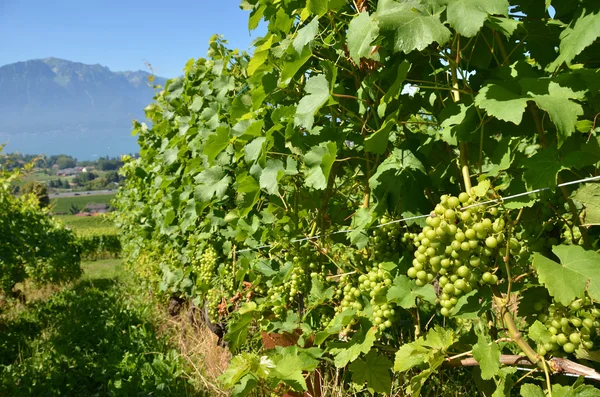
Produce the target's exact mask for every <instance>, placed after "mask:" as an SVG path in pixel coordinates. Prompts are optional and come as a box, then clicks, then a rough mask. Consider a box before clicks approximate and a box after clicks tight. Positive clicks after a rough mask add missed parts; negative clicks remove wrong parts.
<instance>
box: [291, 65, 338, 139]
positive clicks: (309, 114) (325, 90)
mask: <svg viewBox="0 0 600 397" xmlns="http://www.w3.org/2000/svg"><path fill="white" fill-rule="evenodd" d="M304 89H305V91H306V93H307V94H308V95H306V96H304V97H302V99H300V103H299V104H298V108H297V109H296V115H295V116H294V124H295V125H296V126H302V127H304V128H306V129H307V130H310V129H311V128H312V126H313V123H314V121H315V112H316V111H317V110H319V109H320V108H321V106H323V105H324V104H325V103H326V102H327V100H328V99H329V97H330V94H329V83H328V82H327V78H326V77H325V76H324V75H322V74H320V75H318V76H313V77H311V78H310V79H308V81H307V82H306V87H305V88H304Z"/></svg>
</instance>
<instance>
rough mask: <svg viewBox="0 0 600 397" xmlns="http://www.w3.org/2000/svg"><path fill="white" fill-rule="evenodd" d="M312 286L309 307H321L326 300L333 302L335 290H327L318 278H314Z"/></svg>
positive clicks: (330, 288) (331, 288)
mask: <svg viewBox="0 0 600 397" xmlns="http://www.w3.org/2000/svg"><path fill="white" fill-rule="evenodd" d="M311 284H312V285H311V288H310V296H309V300H308V303H309V305H311V306H316V305H320V304H321V303H323V302H325V301H326V300H331V299H332V298H333V294H334V292H335V291H334V288H333V287H329V288H325V285H323V282H322V281H321V280H320V279H319V278H318V277H315V278H313V279H312V280H311Z"/></svg>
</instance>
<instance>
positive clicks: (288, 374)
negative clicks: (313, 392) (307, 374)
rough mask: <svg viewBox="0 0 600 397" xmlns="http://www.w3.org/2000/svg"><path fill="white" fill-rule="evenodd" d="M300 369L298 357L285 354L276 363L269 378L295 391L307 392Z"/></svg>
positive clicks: (300, 362) (300, 364)
mask: <svg viewBox="0 0 600 397" xmlns="http://www.w3.org/2000/svg"><path fill="white" fill-rule="evenodd" d="M302 367H303V362H302V359H301V358H300V357H299V356H297V355H287V354H286V355H284V356H283V358H282V359H281V360H279V362H277V365H276V367H275V369H274V370H273V371H272V373H271V374H269V377H270V378H276V379H279V380H282V381H283V382H285V383H287V384H288V385H289V386H291V387H292V388H293V389H294V390H296V391H301V390H302V391H303V390H307V387H306V380H305V379H304V376H303V375H302Z"/></svg>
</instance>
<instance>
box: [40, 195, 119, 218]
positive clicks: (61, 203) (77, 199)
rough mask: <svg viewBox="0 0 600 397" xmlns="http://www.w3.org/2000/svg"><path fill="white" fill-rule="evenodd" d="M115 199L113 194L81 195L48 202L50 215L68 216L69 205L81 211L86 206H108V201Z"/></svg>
mask: <svg viewBox="0 0 600 397" xmlns="http://www.w3.org/2000/svg"><path fill="white" fill-rule="evenodd" d="M114 197H115V195H114V194H100V195H81V196H73V197H57V198H53V199H51V200H50V206H51V207H52V213H54V214H56V213H65V214H68V213H69V210H70V209H71V205H74V206H76V207H77V208H79V209H81V210H83V208H85V205H86V204H110V201H111V200H112V199H113V198H114Z"/></svg>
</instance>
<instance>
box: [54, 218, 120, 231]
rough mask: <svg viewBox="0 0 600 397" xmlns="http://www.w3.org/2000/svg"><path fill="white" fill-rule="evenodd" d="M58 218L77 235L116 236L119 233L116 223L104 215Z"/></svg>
mask: <svg viewBox="0 0 600 397" xmlns="http://www.w3.org/2000/svg"><path fill="white" fill-rule="evenodd" d="M56 218H57V219H60V220H61V221H62V223H64V224H65V225H68V226H69V227H71V229H73V230H74V231H75V233H77V234H94V233H95V234H113V233H114V234H116V233H117V231H118V230H117V228H116V226H115V225H114V223H113V222H112V221H111V220H110V219H107V218H106V217H105V216H102V215H100V216H75V215H56Z"/></svg>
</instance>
